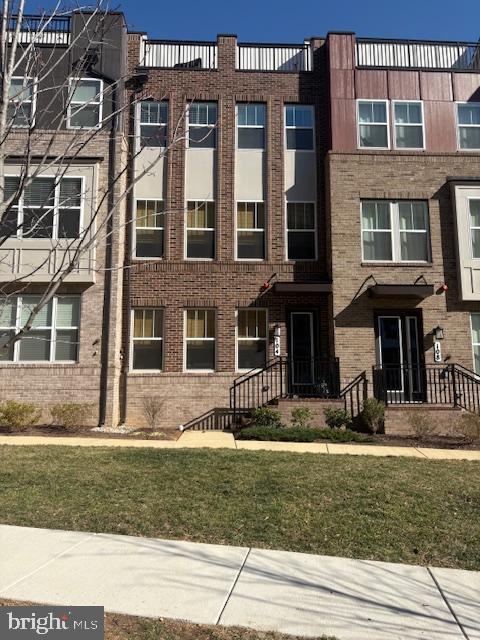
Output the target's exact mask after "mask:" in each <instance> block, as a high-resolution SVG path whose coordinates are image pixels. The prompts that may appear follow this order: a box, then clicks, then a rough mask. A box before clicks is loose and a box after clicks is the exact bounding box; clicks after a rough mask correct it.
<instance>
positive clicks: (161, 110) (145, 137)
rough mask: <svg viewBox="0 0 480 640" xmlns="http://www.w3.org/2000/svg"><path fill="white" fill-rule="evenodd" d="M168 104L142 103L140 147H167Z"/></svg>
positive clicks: (163, 102)
mask: <svg viewBox="0 0 480 640" xmlns="http://www.w3.org/2000/svg"><path fill="white" fill-rule="evenodd" d="M167 124H168V102H166V101H162V102H153V101H151V100H148V101H145V102H141V103H140V147H141V148H143V147H166V146H167Z"/></svg>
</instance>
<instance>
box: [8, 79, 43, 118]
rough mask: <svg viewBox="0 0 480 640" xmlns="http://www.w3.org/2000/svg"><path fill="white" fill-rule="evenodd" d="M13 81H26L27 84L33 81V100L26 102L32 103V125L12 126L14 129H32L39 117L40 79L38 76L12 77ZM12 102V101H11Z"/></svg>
mask: <svg viewBox="0 0 480 640" xmlns="http://www.w3.org/2000/svg"><path fill="white" fill-rule="evenodd" d="M11 80H22V81H23V80H26V81H27V83H28V81H29V80H32V98H31V100H25V101H24V102H30V104H31V105H32V116H31V119H32V121H31V124H29V125H28V124H25V125H22V124H14V122H13V121H12V124H11V125H10V126H11V127H12V128H14V129H31V128H32V127H34V126H35V122H36V117H37V86H38V77H37V76H12V77H11ZM9 102H10V99H9Z"/></svg>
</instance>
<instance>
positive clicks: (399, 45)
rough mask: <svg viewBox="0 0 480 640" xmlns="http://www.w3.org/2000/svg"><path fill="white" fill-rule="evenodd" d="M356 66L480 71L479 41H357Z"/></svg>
mask: <svg viewBox="0 0 480 640" xmlns="http://www.w3.org/2000/svg"><path fill="white" fill-rule="evenodd" d="M355 54H356V65H357V67H383V68H392V69H439V70H452V71H480V46H479V43H478V42H434V41H420V40H384V39H371V38H357V41H356V45H355Z"/></svg>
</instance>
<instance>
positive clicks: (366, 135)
mask: <svg viewBox="0 0 480 640" xmlns="http://www.w3.org/2000/svg"><path fill="white" fill-rule="evenodd" d="M357 123H358V146H359V148H360V149H389V148H390V141H389V137H390V136H389V119H388V101H387V100H357Z"/></svg>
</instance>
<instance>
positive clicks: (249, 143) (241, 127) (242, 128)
mask: <svg viewBox="0 0 480 640" xmlns="http://www.w3.org/2000/svg"><path fill="white" fill-rule="evenodd" d="M265 112H266V109H265V105H264V104H263V103H250V104H243V103H239V104H237V148H238V149H265Z"/></svg>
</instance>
